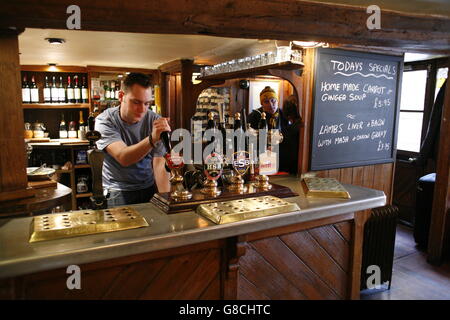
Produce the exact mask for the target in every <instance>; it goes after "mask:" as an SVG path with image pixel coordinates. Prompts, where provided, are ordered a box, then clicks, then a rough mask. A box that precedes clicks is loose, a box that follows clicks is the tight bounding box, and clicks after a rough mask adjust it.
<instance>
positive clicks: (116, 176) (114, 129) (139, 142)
mask: <svg viewBox="0 0 450 320" xmlns="http://www.w3.org/2000/svg"><path fill="white" fill-rule="evenodd" d="M123 84H124V85H123V91H122V90H121V91H120V93H119V101H120V105H119V106H117V107H114V108H109V109H106V110H105V111H104V112H103V113H101V114H100V115H99V116H98V117H97V118H96V121H95V130H97V131H99V132H100V133H101V135H102V137H101V139H100V140H98V141H97V147H98V148H99V149H100V150H104V152H105V159H104V162H103V171H102V178H103V181H102V182H103V188H104V193H105V194H107V198H108V207H114V206H120V205H127V204H133V203H143V202H148V201H149V200H150V199H151V198H152V196H153V195H154V194H155V193H156V192H169V191H170V183H169V174H168V172H167V171H166V169H165V159H164V155H165V153H166V152H167V151H169V150H165V147H164V145H163V143H162V142H161V140H160V135H161V132H164V131H170V126H169V123H168V119H167V118H162V117H160V116H159V115H157V114H156V113H154V112H153V111H151V110H149V106H150V103H151V87H150V84H151V82H150V78H149V77H148V76H147V75H145V74H142V73H130V74H129V75H128V76H127V77H126V78H125V80H124V82H123Z"/></svg>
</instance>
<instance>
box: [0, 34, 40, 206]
mask: <svg viewBox="0 0 450 320" xmlns="http://www.w3.org/2000/svg"><path fill="white" fill-rule="evenodd" d="M0 97H1V99H0V110H1V116H0V150H1V152H0V202H1V201H8V200H14V199H19V198H26V197H29V196H32V195H33V194H34V192H33V190H31V189H27V174H26V159H25V154H26V152H25V142H24V136H23V130H24V121H23V109H22V93H21V79H20V64H19V43H18V36H17V33H2V31H1V30H0Z"/></svg>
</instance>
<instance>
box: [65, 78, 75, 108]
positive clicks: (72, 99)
mask: <svg viewBox="0 0 450 320" xmlns="http://www.w3.org/2000/svg"><path fill="white" fill-rule="evenodd" d="M66 91H67V102H68V103H75V93H74V90H73V84H72V81H71V79H70V76H67V89H66Z"/></svg>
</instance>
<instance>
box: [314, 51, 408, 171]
mask: <svg viewBox="0 0 450 320" xmlns="http://www.w3.org/2000/svg"><path fill="white" fill-rule="evenodd" d="M402 70H403V58H402V57H395V56H388V55H381V54H369V53H360V52H353V51H346V50H338V49H319V50H318V53H317V57H316V76H315V84H314V108H313V128H312V133H313V138H312V144H311V170H323V169H334V168H343V167H355V166H363V165H369V164H376V163H387V162H393V161H394V158H395V145H396V140H397V122H398V109H399V94H400V93H399V88H401V86H400V83H401V75H402Z"/></svg>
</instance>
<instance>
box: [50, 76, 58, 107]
mask: <svg viewBox="0 0 450 320" xmlns="http://www.w3.org/2000/svg"><path fill="white" fill-rule="evenodd" d="M50 93H51V98H52V103H59V88H58V87H56V77H55V76H53V83H52V88H51V89H50Z"/></svg>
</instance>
